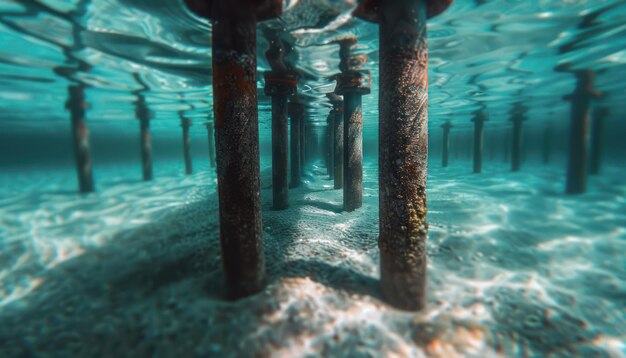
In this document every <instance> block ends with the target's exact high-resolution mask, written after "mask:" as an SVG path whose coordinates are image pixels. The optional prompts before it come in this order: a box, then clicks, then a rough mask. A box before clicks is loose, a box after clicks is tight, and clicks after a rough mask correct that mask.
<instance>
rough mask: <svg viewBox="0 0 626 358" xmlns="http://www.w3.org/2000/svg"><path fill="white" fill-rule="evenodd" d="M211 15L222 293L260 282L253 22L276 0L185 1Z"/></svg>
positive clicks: (275, 9) (247, 289)
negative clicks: (222, 268)
mask: <svg viewBox="0 0 626 358" xmlns="http://www.w3.org/2000/svg"><path fill="white" fill-rule="evenodd" d="M185 2H186V4H187V5H188V6H189V7H190V8H191V10H192V11H194V12H195V13H197V14H199V15H200V16H203V17H207V18H210V19H212V20H213V29H212V38H213V41H212V46H211V50H212V59H213V96H214V98H213V103H214V111H215V131H216V136H215V142H216V143H215V144H216V153H217V176H218V195H219V217H220V242H221V247H222V250H221V251H222V264H223V266H224V273H225V277H226V286H227V294H228V296H229V297H231V298H240V297H244V296H249V295H252V294H254V293H257V292H259V291H261V290H263V288H264V287H265V284H266V278H265V277H266V276H265V255H264V251H263V225H262V222H261V198H260V191H261V190H260V180H259V177H260V175H259V174H260V167H259V132H258V112H257V87H256V22H257V20H264V19H269V18H274V17H277V16H279V15H280V14H281V12H282V1H275V0H271V1H270V0H268V1H257V2H254V5H255V6H256V7H253V6H252V5H251V4H252V2H250V1H244V0H228V1H227V0H213V1H205V0H185Z"/></svg>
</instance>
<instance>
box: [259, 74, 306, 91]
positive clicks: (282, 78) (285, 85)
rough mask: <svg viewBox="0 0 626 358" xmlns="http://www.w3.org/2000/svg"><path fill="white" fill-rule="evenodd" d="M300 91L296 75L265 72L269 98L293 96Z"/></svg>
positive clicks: (266, 89)
mask: <svg viewBox="0 0 626 358" xmlns="http://www.w3.org/2000/svg"><path fill="white" fill-rule="evenodd" d="M297 89H298V77H297V76H296V74H294V73H278V72H273V71H267V72H265V94H266V95H268V96H292V95H294V94H296V91H297Z"/></svg>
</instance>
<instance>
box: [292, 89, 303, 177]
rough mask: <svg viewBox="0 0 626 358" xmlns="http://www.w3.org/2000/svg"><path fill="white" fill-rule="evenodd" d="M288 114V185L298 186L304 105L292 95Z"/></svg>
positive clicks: (300, 171) (300, 170)
mask: <svg viewBox="0 0 626 358" xmlns="http://www.w3.org/2000/svg"><path fill="white" fill-rule="evenodd" d="M289 116H290V117H291V138H290V140H291V151H290V152H291V183H290V184H289V187H291V188H297V187H299V186H300V175H301V173H302V169H301V161H300V160H301V159H302V157H301V155H300V150H301V149H302V147H301V145H300V136H301V133H300V132H301V130H300V126H301V125H302V120H303V119H304V106H303V105H302V104H300V103H299V102H298V99H297V98H295V97H294V99H293V100H291V102H289Z"/></svg>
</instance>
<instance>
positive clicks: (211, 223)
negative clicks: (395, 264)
mask: <svg viewBox="0 0 626 358" xmlns="http://www.w3.org/2000/svg"><path fill="white" fill-rule="evenodd" d="M470 165H471V164H470V163H463V164H462V165H456V166H452V167H450V168H446V169H441V168H438V167H437V166H436V165H433V168H432V170H431V173H430V177H429V187H430V188H429V190H430V191H429V205H430V213H429V220H430V238H429V246H428V249H429V256H430V263H429V274H430V277H429V305H428V307H427V309H426V310H425V311H423V312H421V313H407V312H402V311H398V310H395V309H393V308H391V307H389V306H387V305H386V304H385V303H384V301H383V300H382V299H381V294H380V291H379V287H378V275H379V274H378V248H377V226H378V214H377V207H378V196H377V169H376V166H375V163H371V162H366V163H365V168H364V193H363V194H364V206H363V208H362V209H360V210H358V211H356V212H353V213H342V212H341V191H335V190H332V183H331V182H330V181H328V180H327V179H326V176H324V175H323V174H324V173H325V168H322V167H317V166H311V167H310V168H309V169H310V170H309V172H308V175H307V177H306V178H305V179H306V180H305V185H304V186H303V187H302V188H300V189H298V190H291V191H290V203H291V206H290V209H289V210H286V211H281V212H278V211H271V210H270V206H271V191H270V189H269V183H270V182H271V181H270V180H269V179H270V178H269V176H268V175H269V174H270V173H269V171H267V170H264V171H263V173H264V174H263V178H262V187H263V188H264V189H263V192H262V196H263V220H264V227H265V246H266V255H267V265H268V275H269V282H270V284H269V286H268V288H267V289H266V290H265V292H263V293H261V294H259V295H257V296H255V297H251V298H248V299H244V300H240V301H238V302H235V303H231V302H226V301H224V300H223V299H222V298H221V296H220V292H221V267H220V265H221V263H220V258H219V240H218V231H217V225H216V221H217V198H216V194H215V176H214V175H213V174H212V173H211V171H210V170H208V168H205V167H204V168H200V170H202V172H199V173H198V174H195V175H193V176H190V177H184V176H182V175H180V172H181V171H182V168H181V163H171V164H169V166H167V169H163V170H162V172H157V173H156V174H157V175H158V176H159V177H160V179H157V180H156V181H155V182H153V183H149V184H145V183H142V182H140V181H132V180H130V181H129V180H128V178H129V177H134V176H137V175H138V173H135V172H137V170H138V168H136V167H134V166H133V167H109V168H99V170H98V172H97V174H99V177H102V178H105V177H106V178H109V179H106V180H102V181H101V182H98V193H96V194H91V195H87V196H78V195H76V194H74V192H73V189H74V188H73V185H74V172H73V171H72V170H67V171H48V172H39V173H36V172H32V173H29V174H22V175H19V174H17V173H3V174H2V176H1V177H0V184H1V185H0V188H1V189H0V190H1V193H0V224H1V225H0V230H1V231H0V237H1V238H2V239H1V240H0V267H2V270H1V271H0V322H2V325H0V342H1V343H2V344H0V356H3V357H4V356H25V355H28V354H38V353H41V354H45V355H55V356H67V355H73V356H77V355H78V356H93V355H96V356H97V355H103V356H114V355H118V356H139V355H154V356H229V355H232V356H236V355H243V354H245V355H252V354H257V355H275V356H281V355H282V356H294V355H307V354H324V355H332V356H379V355H381V353H384V355H386V356H418V357H419V356H432V357H455V356H474V357H489V356H499V355H504V356H544V355H548V354H552V356H557V357H558V356H571V355H578V356H583V357H590V356H601V357H602V356H610V357H623V356H626V343H625V341H626V256H625V255H624V252H625V251H626V233H625V226H626V202H625V200H626V199H625V197H626V183H625V182H624V180H623V177H622V176H621V175H620V172H621V171H620V170H618V169H613V170H612V169H611V168H607V171H606V174H605V175H604V176H602V177H599V178H592V179H591V181H590V191H589V193H587V194H586V195H583V196H565V195H563V194H562V187H563V180H564V178H563V175H562V168H552V169H548V168H547V167H540V166H535V167H530V166H529V167H525V168H524V169H523V170H524V171H523V172H521V173H517V174H512V173H509V172H508V171H507V168H506V167H503V166H502V167H499V166H493V165H491V166H490V167H489V168H487V170H486V172H485V173H484V174H482V175H474V174H470V173H469V171H470Z"/></svg>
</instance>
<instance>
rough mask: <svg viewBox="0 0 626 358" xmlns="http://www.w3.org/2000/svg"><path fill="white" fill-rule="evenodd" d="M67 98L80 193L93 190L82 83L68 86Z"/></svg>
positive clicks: (86, 106) (85, 105) (66, 106)
mask: <svg viewBox="0 0 626 358" xmlns="http://www.w3.org/2000/svg"><path fill="white" fill-rule="evenodd" d="M68 92H69V99H68V101H67V103H66V105H65V108H67V109H68V110H69V111H70V117H71V120H72V139H73V143H74V156H75V158H76V172H77V174H78V189H79V191H80V192H81V193H91V192H93V191H94V183H93V166H92V164H91V149H90V146H89V129H88V127H87V121H86V120H85V109H86V108H88V104H87V103H86V102H85V87H84V85H83V84H77V85H71V86H69V87H68Z"/></svg>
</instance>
